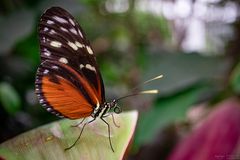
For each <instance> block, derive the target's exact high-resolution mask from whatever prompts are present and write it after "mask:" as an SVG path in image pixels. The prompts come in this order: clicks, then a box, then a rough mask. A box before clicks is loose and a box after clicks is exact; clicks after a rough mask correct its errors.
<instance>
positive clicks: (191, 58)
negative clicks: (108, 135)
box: [0, 0, 240, 154]
mask: <svg viewBox="0 0 240 160" xmlns="http://www.w3.org/2000/svg"><path fill="white" fill-rule="evenodd" d="M114 2H116V1H112V0H100V1H99V0H93V1H87V0H82V1H80V0H79V1H75V0H69V1H66V0H51V1H47V0H44V1H40V0H38V1H30V0H21V1H19V2H17V1H11V0H10V1H6V0H5V1H1V2H0V117H1V122H2V124H3V125H2V126H1V127H0V141H4V140H6V139H8V138H10V137H12V136H14V135H16V134H19V133H21V132H23V131H26V130H29V129H31V128H34V127H36V126H39V125H42V124H44V123H48V122H50V121H53V120H56V119H57V118H56V117H55V116H54V115H51V114H49V113H47V112H46V111H45V110H44V109H43V108H42V107H40V105H39V103H38V101H37V98H36V96H35V94H34V80H35V72H36V69H37V67H38V65H39V63H40V62H39V61H40V59H39V43H38V34H37V27H38V22H39V18H40V15H41V14H42V13H43V12H44V10H46V9H47V8H49V7H51V6H60V7H62V8H65V9H66V10H68V11H69V12H70V13H72V14H73V16H74V17H75V18H76V19H77V20H78V21H79V23H80V24H81V26H82V28H83V29H84V31H85V32H86V35H87V37H88V39H89V40H90V42H91V44H92V46H93V49H94V51H95V53H96V56H97V61H98V64H99V67H100V70H101V73H102V76H103V80H104V82H105V88H106V96H107V99H111V98H116V97H117V96H121V95H124V94H126V93H127V92H128V91H129V90H131V88H133V87H134V86H136V85H137V84H139V83H141V82H143V81H144V80H147V79H148V78H152V77H154V76H157V75H159V74H163V75H164V78H162V79H161V80H160V81H157V82H153V83H151V84H148V85H145V86H143V87H142V88H144V89H155V88H156V89H159V91H160V94H159V95H157V96H155V97H154V98H152V99H150V98H149V97H147V96H146V97H136V98H132V99H128V100H126V101H123V102H122V104H121V106H123V109H129V108H131V107H132V108H137V109H139V111H140V118H139V123H138V128H137V131H136V138H135V143H134V148H135V154H137V152H138V149H139V148H141V147H143V146H144V145H147V144H151V143H153V141H154V140H156V139H159V137H157V135H158V133H159V132H161V131H162V130H164V129H165V128H166V127H167V126H169V125H172V124H175V123H177V124H178V123H179V124H181V122H183V121H185V120H186V119H187V117H186V113H187V112H188V111H189V109H190V108H192V105H194V104H197V103H200V102H204V103H214V102H215V101H216V102H217V101H218V100H220V99H224V98H226V97H228V96H235V95H239V92H240V64H239V59H240V56H239V55H240V54H239V51H240V47H239V43H240V38H239V37H240V36H239V35H240V34H239V33H240V23H239V17H237V18H236V20H235V21H234V22H232V23H227V24H228V25H229V26H230V27H231V30H233V31H234V33H236V34H233V35H232V37H231V36H229V37H231V40H229V41H227V40H225V41H224V43H226V44H224V46H226V47H225V50H221V53H219V54H218V53H214V54H213V53H212V51H207V50H206V51H205V52H206V53H201V52H200V53H199V52H190V53H189V52H188V53H186V52H185V51H184V50H183V48H181V44H182V43H183V39H184V33H185V32H184V29H182V28H180V31H181V32H180V31H179V32H177V31H178V30H177V29H176V30H174V27H176V23H179V20H178V21H177V20H176V21H177V22H175V23H174V20H173V19H170V20H169V19H167V18H166V17H164V16H163V15H156V14H152V13H151V12H143V11H141V10H138V9H136V8H137V6H136V2H138V1H135V0H133V1H127V2H128V10H126V11H125V12H110V11H109V10H107V7H106V4H108V5H110V6H111V4H112V3H114ZM227 2H228V1H227V0H222V1H220V2H219V3H216V4H215V5H216V6H218V5H219V4H220V5H223V4H224V3H227ZM231 2H232V3H234V4H235V5H238V6H239V5H240V4H239V2H238V1H231ZM212 5H213V4H212ZM180 21H181V20H180ZM218 27H219V28H222V25H219V26H218ZM185 34H186V33H185ZM185 36H186V35H185ZM221 39H224V38H222V37H220V38H219V39H217V40H216V41H217V42H219V41H220V40H221ZM207 40H208V39H207V38H206V41H207ZM208 45H209V44H208ZM211 47H214V46H211ZM211 47H209V48H211ZM148 98H149V99H150V100H149V99H148Z"/></svg>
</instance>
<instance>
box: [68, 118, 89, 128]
mask: <svg viewBox="0 0 240 160" xmlns="http://www.w3.org/2000/svg"><path fill="white" fill-rule="evenodd" d="M85 119H86V118H83V119H82V120H81V122H79V123H77V124H74V125H71V127H78V126H79V125H80V124H82V123H83V121H84V120H85Z"/></svg>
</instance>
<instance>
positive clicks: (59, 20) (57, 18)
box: [53, 16, 68, 23]
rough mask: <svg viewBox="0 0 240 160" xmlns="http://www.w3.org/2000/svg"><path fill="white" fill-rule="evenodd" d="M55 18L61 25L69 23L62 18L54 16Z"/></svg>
mask: <svg viewBox="0 0 240 160" xmlns="http://www.w3.org/2000/svg"><path fill="white" fill-rule="evenodd" d="M53 18H54V19H55V20H56V21H58V22H60V23H68V21H67V20H66V19H64V18H62V17H58V16H53Z"/></svg>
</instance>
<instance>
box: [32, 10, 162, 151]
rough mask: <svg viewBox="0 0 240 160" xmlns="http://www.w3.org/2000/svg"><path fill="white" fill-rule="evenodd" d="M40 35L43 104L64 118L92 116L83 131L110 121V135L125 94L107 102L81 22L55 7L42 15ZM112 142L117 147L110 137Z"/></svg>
mask: <svg viewBox="0 0 240 160" xmlns="http://www.w3.org/2000/svg"><path fill="white" fill-rule="evenodd" d="M39 37H40V54H41V64H40V66H39V68H38V70H37V75H36V81H35V85H36V89H35V90H36V94H37V97H38V99H39V102H40V104H41V105H42V106H43V107H45V108H46V110H47V111H49V112H51V113H53V114H55V115H57V116H59V117H61V118H69V119H79V118H86V117H92V120H90V121H88V122H86V123H84V126H83V128H82V131H83V129H84V127H85V126H86V125H87V124H89V123H91V122H93V121H94V120H95V119H96V118H100V119H101V120H102V121H103V122H104V123H106V124H107V126H108V130H109V135H110V128H109V124H108V123H107V122H106V121H105V119H104V118H105V117H106V116H107V114H108V112H109V111H110V110H112V111H113V112H115V113H120V112H121V108H120V107H119V106H117V103H116V102H117V100H119V99H122V98H124V97H121V98H119V99H117V100H113V101H111V102H106V101H105V93H104V84H103V80H102V77H101V74H100V72H99V68H98V65H97V63H96V57H95V55H94V53H93V50H92V47H91V46H90V43H89V41H88V40H87V39H86V35H85V33H84V32H83V30H82V28H81V27H80V25H79V24H78V23H77V21H76V20H75V19H74V18H73V16H72V15H71V14H69V13H68V12H67V11H66V10H64V9H62V8H59V7H52V8H50V9H48V10H47V11H46V12H45V13H44V14H43V15H42V16H41V20H40V23H39ZM158 78H159V76H158V77H157V78H154V79H152V80H155V79H158ZM150 81H151V80H150ZM154 91H155V90H150V91H143V92H141V93H142V94H144V93H150V92H154ZM141 93H140V94H141ZM137 94H139V93H137ZM132 95H136V94H132ZM128 96H131V95H128ZM128 96H125V97H128ZM82 131H81V132H80V135H79V137H78V138H77V140H76V141H75V143H76V142H77V141H78V139H79V138H80V136H81V134H82ZM109 142H110V146H111V149H112V150H113V147H112V143H111V139H110V136H109ZM75 143H74V144H73V145H71V146H70V147H68V148H67V149H70V148H71V147H73V146H74V145H75ZM113 151H114V150H113Z"/></svg>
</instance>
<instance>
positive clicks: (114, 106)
mask: <svg viewBox="0 0 240 160" xmlns="http://www.w3.org/2000/svg"><path fill="white" fill-rule="evenodd" d="M106 105H107V106H108V107H109V108H110V110H112V111H113V112H114V113H116V114H119V113H121V112H122V108H121V107H120V106H118V104H117V101H116V100H115V99H114V100H112V101H111V102H107V103H106Z"/></svg>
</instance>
